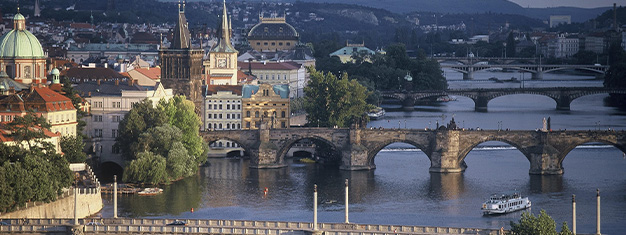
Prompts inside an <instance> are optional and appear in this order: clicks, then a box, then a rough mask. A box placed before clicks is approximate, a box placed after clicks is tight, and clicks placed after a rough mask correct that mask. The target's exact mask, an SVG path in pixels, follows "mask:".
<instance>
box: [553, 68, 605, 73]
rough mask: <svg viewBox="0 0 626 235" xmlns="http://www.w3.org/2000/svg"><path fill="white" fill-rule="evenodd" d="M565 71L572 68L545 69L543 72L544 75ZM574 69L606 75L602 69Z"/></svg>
mask: <svg viewBox="0 0 626 235" xmlns="http://www.w3.org/2000/svg"><path fill="white" fill-rule="evenodd" d="M566 69H572V68H571V67H556V68H550V69H546V70H544V71H543V72H544V73H549V72H554V71H559V70H566ZM576 69H577V70H585V71H591V72H594V73H599V74H606V71H604V70H603V69H602V68H600V69H598V68H594V67H578V68H576Z"/></svg>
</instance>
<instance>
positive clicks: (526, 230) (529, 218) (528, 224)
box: [511, 210, 572, 235]
mask: <svg viewBox="0 0 626 235" xmlns="http://www.w3.org/2000/svg"><path fill="white" fill-rule="evenodd" d="M511 233H512V234H514V235H535V234H542V235H571V234H572V232H571V231H570V230H569V228H568V227H567V223H566V222H563V226H562V228H561V232H557V231H556V223H555V222H554V219H552V217H550V216H549V215H548V214H547V213H546V211H544V210H541V212H540V214H539V216H537V217H535V216H534V215H533V214H531V213H530V212H524V213H522V218H520V220H519V223H515V222H513V221H511Z"/></svg>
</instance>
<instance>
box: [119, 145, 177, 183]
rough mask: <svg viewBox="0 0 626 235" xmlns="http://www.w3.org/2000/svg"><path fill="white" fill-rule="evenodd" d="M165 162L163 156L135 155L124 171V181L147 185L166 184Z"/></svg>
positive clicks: (146, 153) (150, 153)
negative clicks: (135, 157)
mask: <svg viewBox="0 0 626 235" xmlns="http://www.w3.org/2000/svg"><path fill="white" fill-rule="evenodd" d="M165 162H166V160H165V158H164V157H163V156H161V155H158V154H154V153H152V152H142V153H139V154H137V159H135V160H132V161H131V162H130V163H129V164H128V166H126V169H125V170H124V179H123V180H124V181H126V182H137V183H147V184H152V185H156V184H161V183H165V182H168V176H167V171H166V169H165V168H166V163H165Z"/></svg>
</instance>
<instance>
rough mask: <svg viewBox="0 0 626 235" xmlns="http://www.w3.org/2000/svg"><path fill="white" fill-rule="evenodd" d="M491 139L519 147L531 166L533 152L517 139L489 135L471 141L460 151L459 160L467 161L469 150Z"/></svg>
mask: <svg viewBox="0 0 626 235" xmlns="http://www.w3.org/2000/svg"><path fill="white" fill-rule="evenodd" d="M490 141H498V142H503V143H506V144H509V145H511V146H513V147H514V148H515V149H517V150H518V151H520V152H521V153H522V154H523V155H524V157H526V160H528V164H529V166H530V161H531V160H530V159H531V157H530V156H531V154H530V153H529V152H528V151H526V149H525V148H523V147H522V145H521V144H519V143H516V142H515V141H511V140H509V139H506V138H501V137H496V136H488V137H487V138H484V139H480V140H477V141H475V142H472V143H470V144H469V145H468V146H467V147H465V148H463V149H462V150H460V151H459V156H458V159H459V161H458V162H465V158H466V157H467V155H468V154H469V152H471V151H472V150H473V149H474V148H476V147H477V146H478V145H480V144H482V143H485V142H490Z"/></svg>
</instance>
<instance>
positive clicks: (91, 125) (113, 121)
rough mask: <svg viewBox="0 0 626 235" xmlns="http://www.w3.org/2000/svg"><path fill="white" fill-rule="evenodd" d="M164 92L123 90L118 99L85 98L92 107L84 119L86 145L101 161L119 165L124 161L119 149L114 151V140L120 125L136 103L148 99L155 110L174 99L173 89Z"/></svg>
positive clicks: (115, 97) (113, 97)
mask: <svg viewBox="0 0 626 235" xmlns="http://www.w3.org/2000/svg"><path fill="white" fill-rule="evenodd" d="M164 91H165V93H158V92H157V93H156V94H155V91H123V92H122V94H121V95H120V96H91V97H86V98H85V99H86V100H87V102H89V104H90V105H91V115H90V116H87V117H85V118H84V121H85V122H86V123H87V125H86V126H85V128H84V130H83V134H85V135H87V137H88V140H86V141H85V146H87V147H88V148H91V149H93V151H94V152H95V155H96V156H98V157H100V161H101V162H106V161H113V162H117V163H118V164H120V165H122V164H123V161H122V158H121V154H120V152H119V150H118V149H114V148H113V145H114V144H115V138H116V137H117V135H118V133H119V132H118V126H119V122H120V121H121V120H122V119H123V118H124V115H126V113H128V112H129V111H130V109H131V108H132V106H133V105H134V104H135V103H139V102H141V101H142V100H144V99H146V98H148V99H149V100H151V101H152V104H153V105H154V106H155V107H156V105H157V103H158V102H159V100H161V99H162V98H163V99H166V100H169V99H170V98H172V97H173V94H172V90H170V89H165V90H164Z"/></svg>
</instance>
